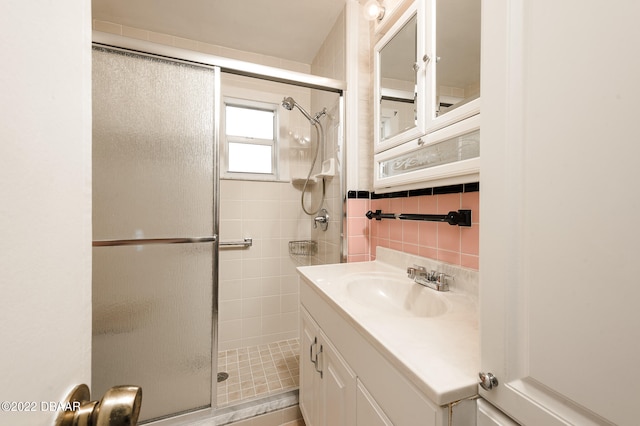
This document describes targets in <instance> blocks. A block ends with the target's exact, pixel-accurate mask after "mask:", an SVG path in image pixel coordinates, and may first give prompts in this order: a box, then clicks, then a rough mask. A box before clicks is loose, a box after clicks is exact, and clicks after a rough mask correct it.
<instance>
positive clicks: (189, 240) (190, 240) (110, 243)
mask: <svg viewBox="0 0 640 426" xmlns="http://www.w3.org/2000/svg"><path fill="white" fill-rule="evenodd" d="M216 241H218V236H217V235H211V236H206V237H183V238H133V239H130V240H96V241H94V242H93V247H115V246H143V245H148V244H194V243H215V242H216Z"/></svg>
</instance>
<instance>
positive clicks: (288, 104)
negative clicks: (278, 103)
mask: <svg viewBox="0 0 640 426" xmlns="http://www.w3.org/2000/svg"><path fill="white" fill-rule="evenodd" d="M282 106H283V107H284V108H286V109H288V110H289V111H291V110H293V107H296V108H298V109H299V110H300V112H301V113H302V114H303V115H304V116H305V117H307V120H309V121H310V122H311V123H312V124H315V123H317V122H318V120H317V119H314V118H313V117H311V115H309V113H308V112H307V111H305V109H304V108H302V107H301V106H300V105H298V103H297V102H296V101H294V100H293V98H292V97H291V96H287V97H286V98H284V99H283V100H282Z"/></svg>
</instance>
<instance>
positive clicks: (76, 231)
mask: <svg viewBox="0 0 640 426" xmlns="http://www.w3.org/2000/svg"><path fill="white" fill-rule="evenodd" d="M90 12H91V11H90V2H47V1H31V2H22V1H4V2H2V3H0V28H2V34H3V36H2V38H3V42H2V43H1V44H0V56H1V57H2V59H3V60H2V71H0V93H2V96H0V114H1V116H2V126H0V236H1V238H0V291H1V294H0V324H2V326H1V327H0V342H1V343H0V344H1V345H2V350H1V351H0V400H1V401H34V402H36V403H37V411H36V412H29V413H24V412H22V413H20V412H5V411H0V423H1V424H12V425H21V424H25V425H33V424H51V423H53V419H54V418H55V416H56V415H57V413H55V412H53V413H52V412H46V411H41V410H40V408H41V405H40V402H42V401H62V400H63V399H64V398H65V397H66V395H67V394H68V392H69V391H70V389H71V388H72V387H73V385H75V384H79V383H87V384H89V383H90V378H91V359H90V354H91V65H90V64H91V62H90V61H91V50H90V41H91V39H90V22H91V13H90Z"/></svg>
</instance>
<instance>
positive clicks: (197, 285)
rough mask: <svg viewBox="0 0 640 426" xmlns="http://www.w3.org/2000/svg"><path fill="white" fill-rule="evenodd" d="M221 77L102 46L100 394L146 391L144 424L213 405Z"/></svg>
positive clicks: (96, 81)
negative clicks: (122, 388) (132, 388)
mask: <svg viewBox="0 0 640 426" xmlns="http://www.w3.org/2000/svg"><path fill="white" fill-rule="evenodd" d="M218 78H219V76H218V74H217V71H215V70H213V69H209V68H204V67H197V66H192V65H187V64H182V63H176V62H172V61H167V60H163V59H158V58H152V57H147V56H141V55H135V54H129V53H123V52H118V51H111V50H106V49H102V48H94V50H93V239H94V248H93V355H92V359H93V361H92V395H103V394H104V392H105V391H106V390H107V389H108V388H110V387H111V386H115V385H120V384H130V385H138V386H142V392H143V399H142V411H141V414H140V420H142V421H144V420H149V419H155V418H159V417H165V416H171V415H174V414H177V413H183V412H187V411H192V410H196V409H199V408H205V407H209V406H210V405H211V400H212V377H213V372H212V361H214V360H213V359H212V354H213V353H215V352H214V350H213V349H214V348H213V347H212V345H213V342H214V339H213V334H214V324H213V320H214V314H213V311H214V306H215V303H214V300H213V298H214V294H215V291H214V284H215V283H214V275H215V271H216V268H215V261H216V257H217V256H216V243H215V242H212V238H213V237H214V236H215V233H216V231H217V230H216V229H215V227H216V220H215V218H214V214H215V207H214V200H215V197H214V188H216V187H217V185H216V184H215V181H214V177H215V174H216V173H217V171H216V170H215V155H214V152H215V150H214V130H215V129H214V90H215V87H216V84H215V81H216V79H218ZM202 237H204V241H207V242H187V243H183V244H167V241H157V240H158V239H176V238H202ZM207 237H208V239H207ZM132 239H144V240H146V242H147V243H150V244H142V241H141V242H139V243H140V244H136V243H138V242H134V243H133V244H136V245H133V244H132V243H131V241H130V240H132ZM194 241H201V240H194ZM174 242H175V241H174ZM103 245H106V246H103Z"/></svg>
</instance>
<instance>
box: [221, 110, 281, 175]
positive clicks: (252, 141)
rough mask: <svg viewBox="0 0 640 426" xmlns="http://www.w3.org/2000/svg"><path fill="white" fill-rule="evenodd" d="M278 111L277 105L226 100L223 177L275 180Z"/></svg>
mask: <svg viewBox="0 0 640 426" xmlns="http://www.w3.org/2000/svg"><path fill="white" fill-rule="evenodd" d="M277 110H278V105H277V104H269V103H265V102H257V101H250V100H243V99H231V98H226V99H225V107H224V132H225V148H224V159H223V161H224V164H225V166H226V167H225V169H224V175H225V177H228V178H240V179H261V180H262V179H267V180H272V179H277V177H278V176H277V171H278V169H277V158H278V156H277V152H278V145H277V142H278V141H277V136H276V135H277V133H276V123H277V115H276V114H277Z"/></svg>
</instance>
